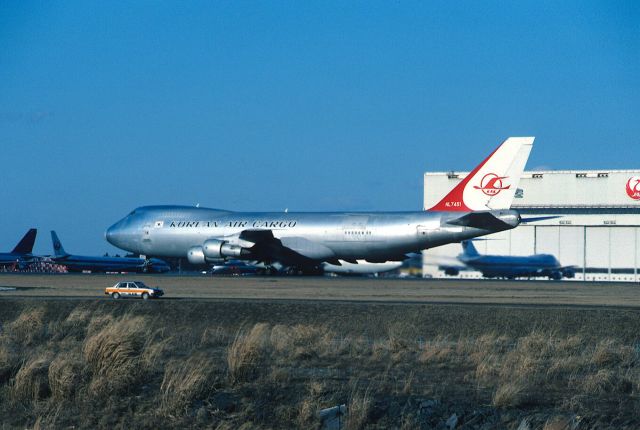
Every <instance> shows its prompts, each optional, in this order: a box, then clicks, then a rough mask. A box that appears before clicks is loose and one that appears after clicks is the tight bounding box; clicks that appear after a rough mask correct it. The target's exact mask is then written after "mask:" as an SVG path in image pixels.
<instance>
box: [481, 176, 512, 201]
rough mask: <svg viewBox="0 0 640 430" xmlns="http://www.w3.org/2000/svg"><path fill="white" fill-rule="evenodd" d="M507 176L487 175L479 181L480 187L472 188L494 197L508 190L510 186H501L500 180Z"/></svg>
mask: <svg viewBox="0 0 640 430" xmlns="http://www.w3.org/2000/svg"><path fill="white" fill-rule="evenodd" d="M507 178H508V176H498V175H496V174H495V173H487V174H486V175H484V176H483V178H482V180H481V181H480V186H477V185H474V186H473V188H475V189H476V190H480V191H482V192H483V193H485V194H486V195H488V196H495V195H497V194H498V193H499V192H500V191H502V190H508V189H509V188H511V185H503V183H502V180H503V179H507Z"/></svg>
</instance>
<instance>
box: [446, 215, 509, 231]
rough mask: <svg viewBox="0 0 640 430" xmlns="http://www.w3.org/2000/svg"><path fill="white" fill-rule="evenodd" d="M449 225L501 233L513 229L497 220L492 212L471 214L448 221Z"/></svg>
mask: <svg viewBox="0 0 640 430" xmlns="http://www.w3.org/2000/svg"><path fill="white" fill-rule="evenodd" d="M447 224H449V225H457V226H461V227H472V228H479V229H482V230H491V231H500V230H506V229H510V228H512V226H511V225H509V224H507V223H506V222H504V221H502V220H501V219H499V218H496V217H495V216H494V215H493V214H492V213H490V212H470V213H468V214H466V215H463V216H461V217H459V218H455V219H452V220H449V221H447Z"/></svg>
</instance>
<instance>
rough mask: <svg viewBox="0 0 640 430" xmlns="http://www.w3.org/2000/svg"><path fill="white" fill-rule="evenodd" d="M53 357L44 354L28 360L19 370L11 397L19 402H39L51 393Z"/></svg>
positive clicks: (12, 387)
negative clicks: (50, 365)
mask: <svg viewBox="0 0 640 430" xmlns="http://www.w3.org/2000/svg"><path fill="white" fill-rule="evenodd" d="M50 363H51V358H50V357H49V356H48V355H42V356H38V357H35V358H32V359H31V360H29V361H26V362H25V363H24V364H23V365H22V366H21V367H20V370H18V373H17V374H16V377H15V379H14V381H13V385H12V386H11V399H12V400H13V401H17V402H28V401H33V402H37V401H38V400H41V399H44V398H46V397H48V396H49V395H50V394H51V390H50V387H49V378H48V374H49V364H50Z"/></svg>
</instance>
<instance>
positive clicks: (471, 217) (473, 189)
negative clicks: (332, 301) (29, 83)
mask: <svg viewBox="0 0 640 430" xmlns="http://www.w3.org/2000/svg"><path fill="white" fill-rule="evenodd" d="M533 140H534V138H533V137H510V138H508V139H507V140H506V141H504V142H503V143H502V144H501V145H500V146H499V147H498V148H497V149H496V150H495V151H494V152H493V153H492V154H491V155H490V156H489V157H487V158H486V159H485V160H484V161H483V162H482V163H480V165H478V166H477V167H476V168H475V169H474V170H473V171H472V172H471V173H469V174H468V175H467V176H466V177H465V178H464V179H463V180H462V181H461V182H459V183H458V184H457V185H456V186H455V187H454V188H453V190H451V192H450V193H449V194H447V195H446V196H445V197H444V198H443V199H442V200H441V201H440V202H439V203H438V204H436V205H435V206H434V207H433V208H431V209H429V210H428V211H421V212H356V213H353V212H325V213H305V212H298V213H296V212H284V213H274V212H232V211H228V210H220V209H208V208H201V207H187V206H146V207H140V208H137V209H135V210H134V211H132V212H131V213H130V214H129V215H127V216H126V217H124V218H123V219H122V220H120V221H118V222H117V223H115V224H114V225H112V226H111V227H109V229H108V230H107V231H106V233H105V236H106V238H107V240H108V241H109V242H110V243H111V244H113V245H115V246H117V247H119V248H122V249H125V250H128V251H131V252H135V253H138V254H145V255H153V256H156V257H181V258H185V257H186V258H187V259H188V260H189V262H191V263H192V264H200V265H206V264H209V263H212V262H215V261H219V260H223V259H227V258H234V259H246V260H255V261H261V262H264V263H265V264H271V263H273V262H279V263H281V264H283V265H285V266H289V267H291V266H294V267H299V268H300V269H301V270H303V271H304V272H306V273H317V272H318V271H321V264H322V263H329V264H333V265H336V266H340V265H342V263H341V262H340V260H343V261H346V262H348V263H351V264H357V263H358V260H365V261H367V262H368V263H384V262H386V261H402V260H404V259H405V258H406V254H407V253H411V252H418V251H420V250H422V249H426V248H432V247H435V246H440V245H444V244H447V243H453V242H460V241H462V240H465V239H470V238H473V237H477V236H484V235H487V234H491V233H496V232H499V231H503V230H509V229H512V228H514V227H516V226H517V225H519V224H520V222H521V221H522V219H521V218H520V214H519V213H518V212H517V211H514V210H510V209H509V208H510V206H511V202H512V200H513V196H514V194H515V192H516V189H517V186H518V182H519V180H520V176H521V175H522V172H523V170H524V166H525V164H526V161H527V159H528V157H529V153H530V151H531V148H532V145H533Z"/></svg>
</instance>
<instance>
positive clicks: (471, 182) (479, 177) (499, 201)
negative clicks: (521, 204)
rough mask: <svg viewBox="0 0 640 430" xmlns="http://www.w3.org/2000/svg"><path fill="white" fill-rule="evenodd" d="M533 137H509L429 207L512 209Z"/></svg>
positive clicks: (475, 209) (465, 210) (449, 209)
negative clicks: (436, 202)
mask: <svg viewBox="0 0 640 430" xmlns="http://www.w3.org/2000/svg"><path fill="white" fill-rule="evenodd" d="M533 140H534V138H533V137H510V138H508V139H507V140H505V141H504V142H503V143H502V144H501V145H500V146H499V147H498V148H497V149H496V150H495V151H493V153H492V154H491V155H489V157H487V158H486V159H485V160H484V161H483V162H482V163H480V164H479V165H478V166H477V167H476V168H475V169H473V171H471V173H469V174H468V175H467V176H466V177H465V178H464V179H463V180H462V181H461V182H459V183H458V185H456V186H455V188H454V189H453V190H451V191H450V192H449V194H447V195H446V196H445V197H444V198H443V199H442V200H441V201H440V202H438V204H436V205H435V206H434V207H432V208H431V209H429V210H431V211H458V212H471V211H483V210H497V209H509V208H510V207H511V202H512V201H513V197H514V195H515V193H516V189H517V188H518V184H519V182H520V177H521V176H522V172H523V171H524V166H525V164H526V163H527V159H528V158H529V153H530V152H531V148H532V146H533Z"/></svg>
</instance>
